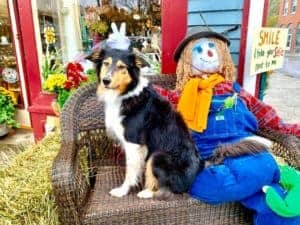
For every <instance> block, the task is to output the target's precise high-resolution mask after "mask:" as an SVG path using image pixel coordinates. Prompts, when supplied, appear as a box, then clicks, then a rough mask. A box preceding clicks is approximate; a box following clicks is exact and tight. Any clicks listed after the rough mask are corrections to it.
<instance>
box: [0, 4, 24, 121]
mask: <svg viewBox="0 0 300 225" xmlns="http://www.w3.org/2000/svg"><path fill="white" fill-rule="evenodd" d="M0 89H2V91H3V90H4V89H5V91H6V93H9V95H11V96H14V97H15V98H16V100H17V102H16V103H17V105H18V107H23V106H24V105H23V98H22V92H21V84H20V77H19V70H18V65H17V58H16V52H15V45H14V42H13V35H12V24H11V21H10V17H9V11H8V5H7V1H0ZM1 107H2V106H1ZM4 121H5V120H4Z"/></svg>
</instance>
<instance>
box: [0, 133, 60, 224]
mask: <svg viewBox="0 0 300 225" xmlns="http://www.w3.org/2000/svg"><path fill="white" fill-rule="evenodd" d="M59 137H60V136H59V134H54V135H49V136H48V137H46V138H45V139H43V140H42V141H40V142H39V143H38V144H37V145H33V146H30V147H28V148H27V149H26V150H24V151H23V152H21V153H19V154H18V155H17V156H16V157H15V158H14V159H13V160H12V161H11V162H10V163H9V165H7V166H5V167H3V168H0V224H1V225H2V224H3V225H8V224H9V225H21V224H26V225H27V224H30V225H58V224H59V222H58V216H57V213H56V207H55V204H54V197H53V195H52V187H51V182H50V171H51V166H52V162H53V159H54V158H55V156H56V155H57V152H58V150H59V147H60V138H59Z"/></svg>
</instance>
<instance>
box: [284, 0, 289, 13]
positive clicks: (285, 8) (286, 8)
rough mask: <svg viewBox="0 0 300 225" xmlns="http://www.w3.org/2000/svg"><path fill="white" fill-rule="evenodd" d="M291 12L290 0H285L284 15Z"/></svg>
mask: <svg viewBox="0 0 300 225" xmlns="http://www.w3.org/2000/svg"><path fill="white" fill-rule="evenodd" d="M288 12H289V0H284V4H283V13H282V14H283V15H284V16H286V15H287V14H288Z"/></svg>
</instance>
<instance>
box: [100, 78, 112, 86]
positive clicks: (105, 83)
mask: <svg viewBox="0 0 300 225" xmlns="http://www.w3.org/2000/svg"><path fill="white" fill-rule="evenodd" d="M102 81H103V84H104V85H105V86H107V85H109V84H110V82H111V80H110V79H109V78H107V77H104V78H103V79H102Z"/></svg>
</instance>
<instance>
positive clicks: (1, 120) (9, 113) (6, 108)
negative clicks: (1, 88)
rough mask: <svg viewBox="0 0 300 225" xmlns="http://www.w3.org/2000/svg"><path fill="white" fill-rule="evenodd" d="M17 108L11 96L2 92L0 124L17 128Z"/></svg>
mask: <svg viewBox="0 0 300 225" xmlns="http://www.w3.org/2000/svg"><path fill="white" fill-rule="evenodd" d="M15 113H16V108H15V105H14V103H13V101H12V100H11V99H10V97H9V96H7V95H4V94H1V92H0V124H5V125H7V126H8V127H12V128H17V127H19V123H18V122H17V121H16V120H15V119H14V117H15Z"/></svg>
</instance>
